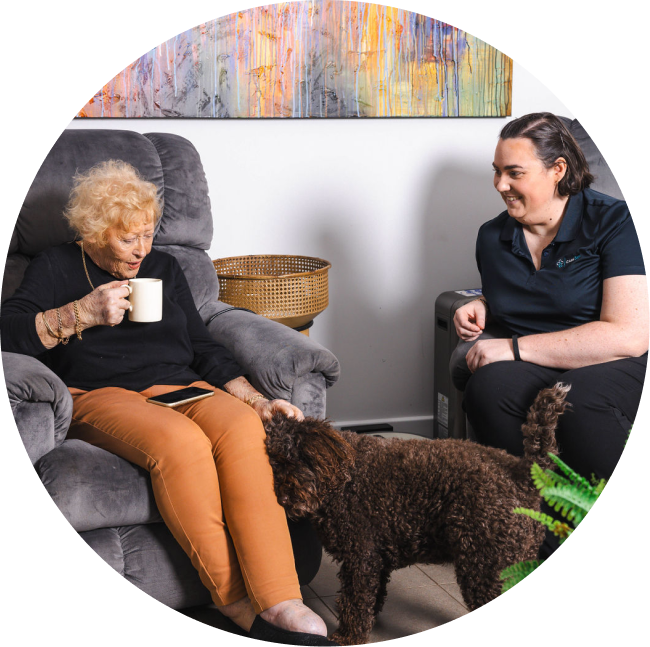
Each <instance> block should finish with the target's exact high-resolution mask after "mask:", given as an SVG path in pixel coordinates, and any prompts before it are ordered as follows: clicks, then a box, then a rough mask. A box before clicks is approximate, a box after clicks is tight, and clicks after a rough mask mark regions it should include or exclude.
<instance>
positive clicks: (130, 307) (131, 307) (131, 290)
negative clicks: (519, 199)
mask: <svg viewBox="0 0 650 647" xmlns="http://www.w3.org/2000/svg"><path fill="white" fill-rule="evenodd" d="M124 287H125V288H126V289H127V290H128V291H129V296H131V295H132V294H133V288H132V287H131V286H130V285H129V284H128V283H127V284H126V285H125V286H124ZM125 298H128V297H125ZM132 311H133V306H132V305H129V312H132Z"/></svg>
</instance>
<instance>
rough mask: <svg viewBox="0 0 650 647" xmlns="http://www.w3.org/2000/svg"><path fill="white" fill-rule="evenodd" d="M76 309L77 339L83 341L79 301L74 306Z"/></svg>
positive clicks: (75, 326)
mask: <svg viewBox="0 0 650 647" xmlns="http://www.w3.org/2000/svg"><path fill="white" fill-rule="evenodd" d="M72 307H73V308H74V329H75V331H76V333H77V339H78V340H79V341H81V321H80V320H79V301H75V302H74V303H73V304H72Z"/></svg>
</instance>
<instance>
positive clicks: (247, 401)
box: [246, 393, 266, 407]
mask: <svg viewBox="0 0 650 647" xmlns="http://www.w3.org/2000/svg"><path fill="white" fill-rule="evenodd" d="M258 400H266V396H264V395H260V394H259V393H258V394H257V395H254V396H253V397H252V398H248V400H246V404H247V405H248V406H249V407H252V406H253V402H257V401H258Z"/></svg>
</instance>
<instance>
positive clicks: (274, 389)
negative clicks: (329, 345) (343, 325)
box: [208, 303, 340, 401]
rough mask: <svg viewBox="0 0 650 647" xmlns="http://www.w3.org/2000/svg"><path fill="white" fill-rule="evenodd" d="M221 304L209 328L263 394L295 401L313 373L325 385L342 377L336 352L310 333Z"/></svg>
mask: <svg viewBox="0 0 650 647" xmlns="http://www.w3.org/2000/svg"><path fill="white" fill-rule="evenodd" d="M219 305H220V309H219V310H218V311H217V313H216V315H214V316H213V317H212V320H211V321H210V322H209V323H208V330H209V331H210V334H211V335H212V336H213V337H214V338H215V339H216V340H217V341H218V342H219V343H220V344H222V345H223V346H225V347H226V348H228V350H230V352H231V353H233V355H234V356H235V359H236V360H237V361H238V362H239V364H240V365H241V367H242V368H243V369H244V371H246V373H247V374H248V376H249V377H250V379H251V383H252V384H253V386H255V388H257V389H258V390H260V391H261V392H262V393H265V394H266V395H268V396H270V397H272V398H282V399H285V400H289V401H292V398H293V397H294V395H295V391H296V390H297V389H298V388H300V387H301V386H302V385H304V382H305V380H308V379H309V378H310V376H312V374H315V375H314V377H318V378H319V379H318V380H317V382H319V383H321V384H323V387H324V388H327V387H329V386H331V385H332V384H334V383H335V382H336V381H337V380H338V378H339V375H340V367H339V362H338V360H337V359H336V357H335V356H334V354H333V353H332V352H331V351H329V350H327V349H326V348H324V347H323V346H321V345H320V344H318V343H317V342H315V341H313V340H312V339H310V338H309V337H307V336H306V335H302V334H301V333H298V332H296V331H295V330H292V329H291V328H288V327H287V326H284V325H282V324H279V323H277V322H275V321H271V320H270V319H266V318H265V317H261V316H259V315H256V314H253V313H251V312H247V311H246V310H238V309H232V308H231V306H228V305H226V304H224V303H220V304H219ZM321 376H322V377H321ZM323 390H324V389H323Z"/></svg>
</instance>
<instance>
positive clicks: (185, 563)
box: [2, 130, 339, 609]
mask: <svg viewBox="0 0 650 647" xmlns="http://www.w3.org/2000/svg"><path fill="white" fill-rule="evenodd" d="M107 159H122V160H125V161H127V162H129V163H131V164H133V165H134V166H135V167H136V168H138V169H139V170H140V172H141V173H142V174H143V176H144V177H145V178H146V179H148V180H150V181H151V182H154V183H155V184H156V186H157V187H158V190H159V195H161V196H162V198H163V200H164V210H163V216H162V218H161V220H160V222H159V225H158V227H157V230H156V236H155V239H154V245H155V247H156V248H157V249H161V250H163V251H165V252H168V253H170V254H173V255H174V256H175V257H176V258H177V259H178V261H179V262H180V264H181V266H182V268H183V270H184V271H185V274H186V276H187V279H188V282H189V284H190V288H191V290H192V295H193V297H194V300H195V303H196V306H197V308H198V310H199V313H200V314H201V317H202V318H203V321H204V322H205V323H206V325H207V326H208V329H209V330H210V332H211V333H212V335H213V336H214V337H215V338H216V339H217V340H218V341H219V342H220V343H222V344H223V345H225V346H226V347H228V348H229V349H230V350H231V352H233V353H234V355H235V357H236V358H237V360H238V361H239V363H240V364H241V365H242V366H243V367H244V369H245V370H246V372H247V374H248V376H249V378H250V380H251V382H252V383H253V384H254V385H255V386H256V387H257V388H258V389H259V390H260V391H261V392H263V393H265V394H266V395H268V396H270V397H274V398H285V399H287V400H290V401H291V402H292V403H294V404H295V405H297V406H298V407H300V408H301V409H302V410H303V411H304V412H305V413H306V414H307V415H311V416H316V417H323V416H324V415H325V389H326V388H327V387H328V386H331V385H332V384H333V383H334V382H336V380H337V379H338V376H339V365H338V361H337V359H336V357H334V355H333V354H332V353H331V352H330V351H328V350H327V349H325V348H323V347H322V346H320V345H319V344H317V343H316V342H314V341H313V340H311V339H309V338H308V337H306V336H304V335H301V334H300V333H297V332H295V331H293V330H291V329H289V328H287V327H286V326H283V325H281V324H277V323H275V322H272V321H269V320H267V319H264V318H263V317H260V316H257V315H254V314H252V313H249V312H247V311H243V310H237V309H233V308H231V307H230V306H227V305H225V304H223V303H221V302H219V301H218V296H219V283H218V280H217V276H216V274H215V272H214V268H213V266H212V263H211V260H210V258H209V257H208V255H207V253H206V251H205V250H207V249H208V248H209V247H210V244H211V241H212V236H213V219H212V213H211V210H210V199H209V197H208V184H207V181H206V177H205V174H204V172H203V167H202V165H201V160H200V158H199V155H198V153H197V151H196V149H195V148H194V146H193V145H192V144H191V143H190V142H189V141H187V140H186V139H184V138H182V137H179V136H177V135H170V134H161V133H150V134H147V135H140V134H138V133H135V132H131V131H125V130H119V131H118V130H69V131H65V132H64V133H63V134H62V135H61V137H60V138H59V140H58V141H57V142H56V144H55V145H54V147H53V148H52V150H51V151H50V153H49V155H48V156H47V158H46V159H45V161H44V163H43V165H42V166H41V168H40V170H39V172H38V174H37V176H36V178H35V180H34V182H33V184H32V186H31V188H30V190H29V193H28V195H27V197H26V199H25V202H24V204H23V207H22V209H21V212H20V215H19V217H18V221H17V224H16V227H15V230H14V233H13V236H12V239H11V243H10V247H9V256H8V258H7V265H6V268H5V274H4V281H3V288H2V299H3V300H4V299H5V298H7V297H8V296H10V295H11V294H13V292H14V291H15V289H16V288H17V287H18V285H19V284H20V281H21V279H22V276H23V273H24V271H25V268H26V267H27V265H28V264H29V262H30V259H31V258H32V257H34V256H35V255H36V254H38V253H39V252H40V251H42V250H43V249H46V248H47V247H51V246H53V245H58V244H61V243H64V242H66V241H70V240H72V239H73V234H72V232H71V231H70V230H69V229H68V227H67V224H66V222H65V220H64V219H63V218H62V215H61V214H62V210H63V207H64V205H65V203H66V201H67V196H68V193H69V191H70V187H71V185H72V177H73V175H74V174H75V173H76V172H77V171H85V170H86V169H88V168H90V167H91V166H93V165H94V164H96V163H97V162H100V161H103V160H107ZM217 215H218V214H217ZM218 247H221V245H218ZM223 249H224V251H225V250H226V249H227V247H226V245H223ZM251 251H258V250H251ZM80 271H82V269H81V268H80ZM39 359H42V360H43V362H46V361H47V354H45V355H44V356H40V358H39ZM39 359H35V358H33V357H27V356H24V355H18V354H15V353H2V360H3V367H4V373H5V380H6V383H7V388H8V391H9V399H10V402H11V408H12V411H13V414H14V418H15V420H16V425H17V427H18V431H19V432H20V435H21V437H22V440H23V442H24V444H25V447H26V449H27V452H28V454H29V456H30V458H31V460H32V463H34V466H35V468H36V472H37V473H38V476H39V477H40V478H41V481H42V482H43V485H44V486H45V488H46V490H47V491H48V492H49V494H50V495H51V496H52V498H53V499H54V501H55V502H56V504H57V506H58V507H59V509H60V510H61V512H62V513H63V515H64V516H65V517H66V519H67V520H68V521H69V522H70V523H71V524H72V526H73V527H74V528H75V529H76V530H77V531H78V532H79V533H80V535H81V537H83V539H84V540H85V541H86V542H87V543H88V544H89V545H90V546H91V547H92V548H93V549H94V550H95V551H96V552H97V553H98V554H99V555H100V556H101V557H102V558H103V559H104V560H106V561H107V562H108V563H109V564H110V565H111V566H112V567H113V568H114V569H116V570H117V571H119V572H120V573H121V574H122V575H124V577H125V578H127V579H128V580H129V581H131V582H132V583H133V584H135V585H136V586H137V587H139V588H140V589H142V590H143V591H145V592H147V593H149V594H150V595H152V596H153V597H154V598H156V599H157V600H159V601H160V602H163V603H164V604H166V605H168V606H170V607H173V608H177V609H179V608H184V607H189V606H194V605H199V604H202V603H207V602H209V601H210V596H209V594H208V591H207V589H205V588H204V587H203V585H202V584H201V582H200V580H199V577H198V574H197V573H196V571H195V570H194V568H193V567H192V565H191V563H190V561H189V558H187V557H186V555H185V554H184V553H183V551H182V550H181V548H180V547H179V546H178V545H177V544H176V542H175V541H174V539H173V537H172V536H171V534H170V533H169V531H168V530H167V528H166V526H165V525H164V523H162V520H161V518H160V515H159V513H158V510H157V509H156V505H155V502H154V499H153V494H152V491H151V485H150V481H149V476H148V474H147V472H146V471H144V470H142V469H140V468H138V467H136V466H135V465H132V464H131V463H128V462H127V461H125V460H123V459H121V458H119V457H117V456H114V455H113V454H110V453H108V452H106V451H104V450H102V449H99V448H97V447H94V446H92V445H89V444H87V443H85V442H82V441H79V440H66V432H67V429H68V426H69V423H70V417H71V412H72V400H71V397H70V394H69V392H68V390H67V388H66V387H65V385H64V384H63V383H62V382H61V380H60V379H59V378H58V377H57V376H56V375H54V373H52V372H51V371H50V370H49V369H48V368H47V366H46V365H45V364H44V363H43V362H41V361H39ZM290 527H291V532H292V539H293V543H294V552H295V555H296V566H297V570H298V574H299V577H300V580H301V583H303V584H305V583H307V582H308V581H309V580H311V579H312V578H313V577H314V575H315V574H316V572H317V571H318V567H319V565H320V557H321V548H320V544H319V543H318V540H317V539H316V536H315V534H314V533H313V531H312V529H311V527H310V526H309V525H305V524H290Z"/></svg>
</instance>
